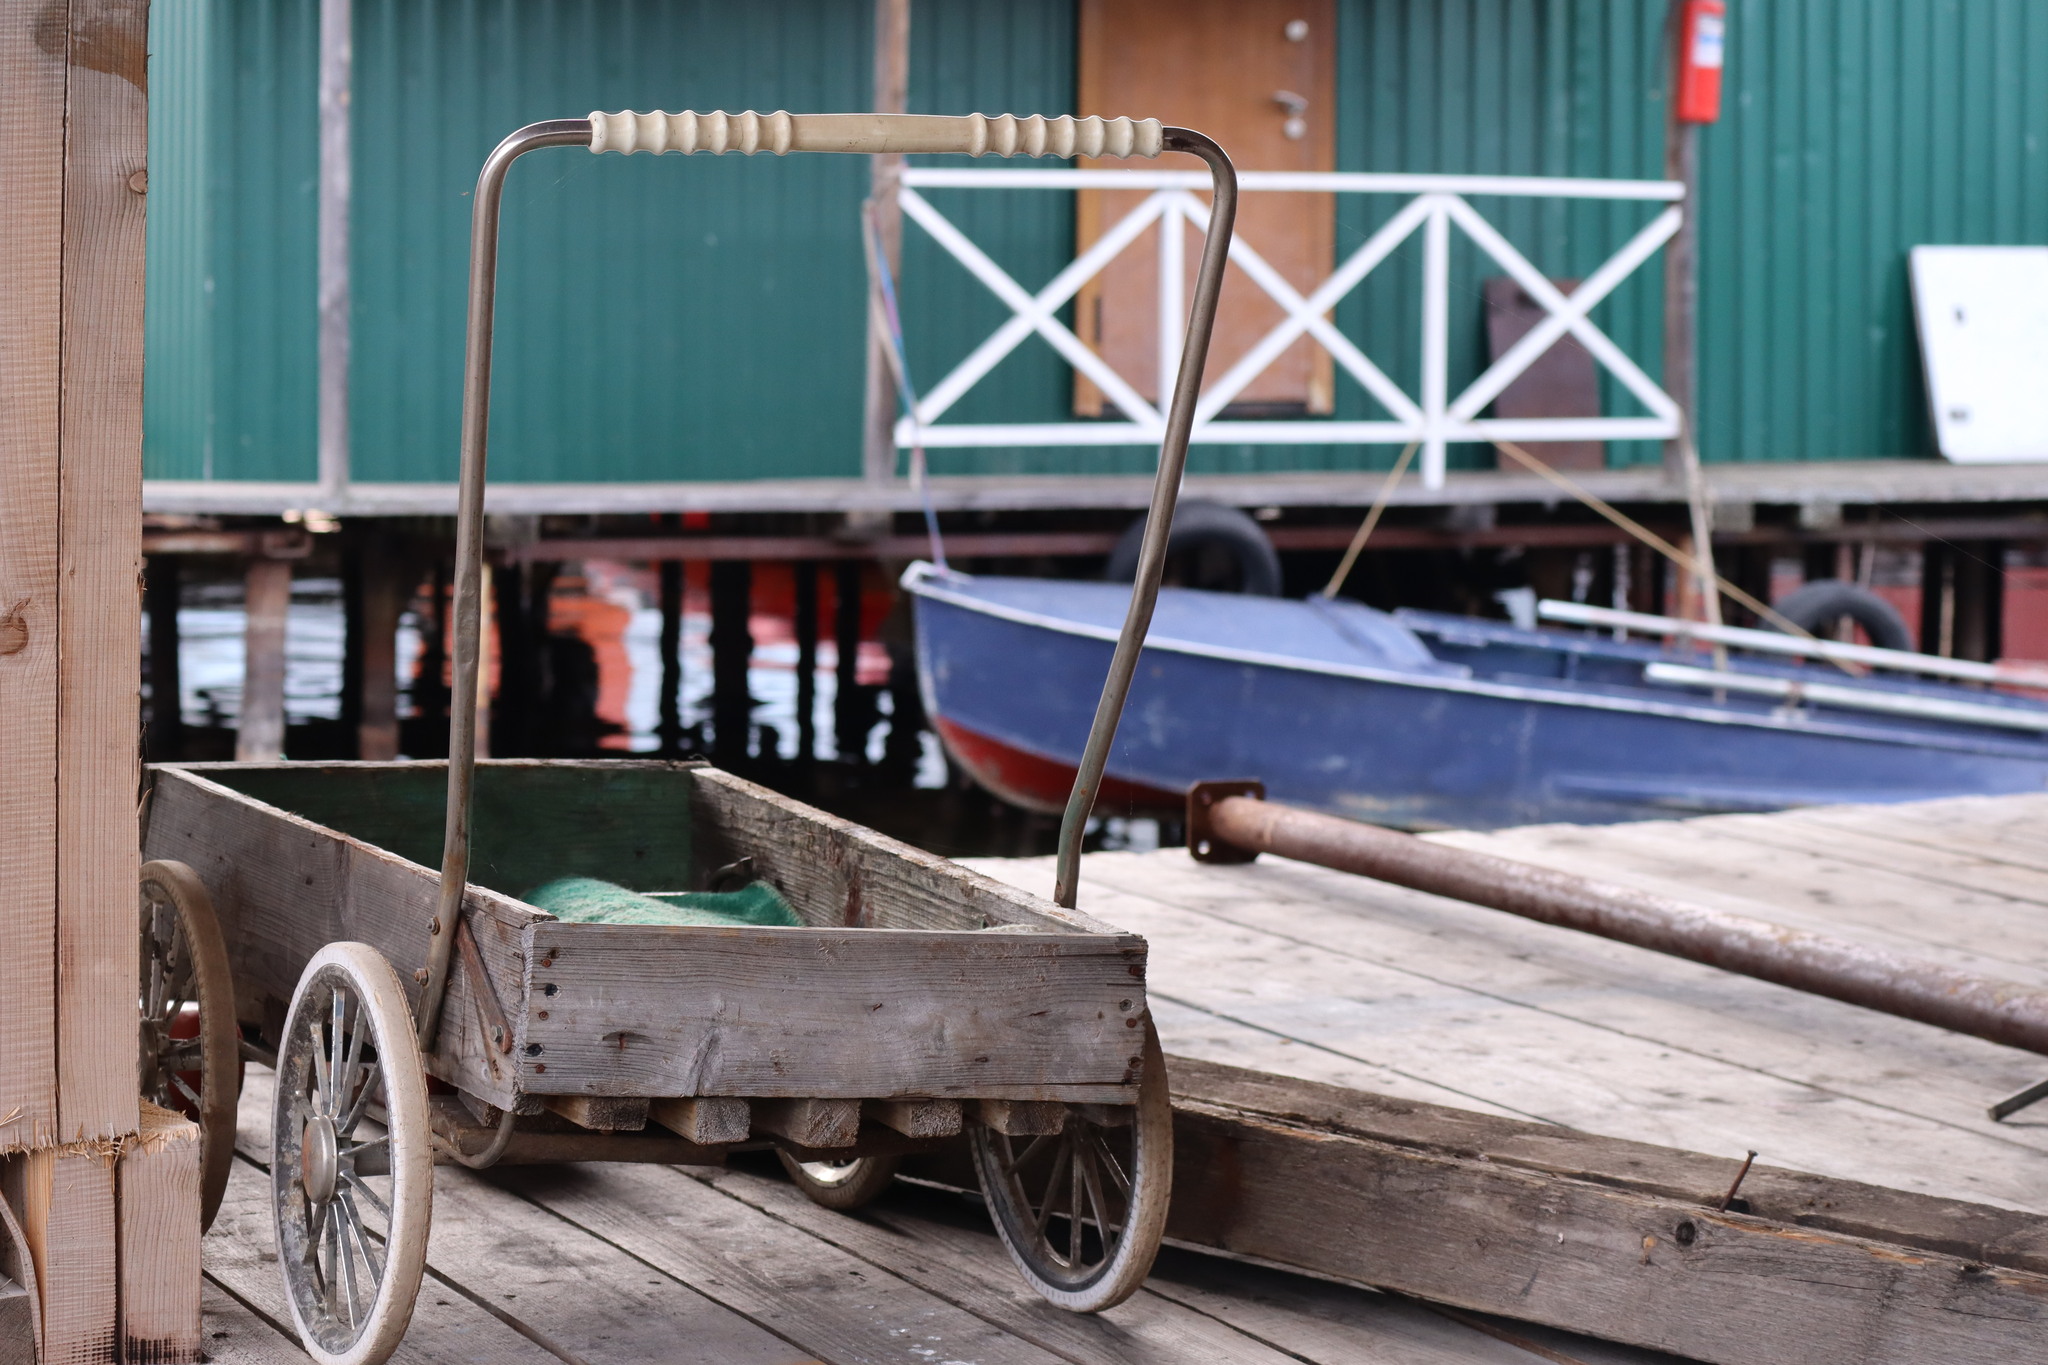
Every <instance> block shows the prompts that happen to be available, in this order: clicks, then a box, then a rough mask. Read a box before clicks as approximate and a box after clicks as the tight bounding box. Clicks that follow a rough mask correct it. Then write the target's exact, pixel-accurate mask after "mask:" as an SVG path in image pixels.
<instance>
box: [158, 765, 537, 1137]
mask: <svg viewBox="0 0 2048 1365" xmlns="http://www.w3.org/2000/svg"><path fill="white" fill-rule="evenodd" d="M155 779H156V781H155V791H154V795H153V797H152V799H151V807H150V818H149V834H148V843H147V846H146V847H145V850H144V856H145V857H149V858H176V859H178V860H179V861H181V862H184V863H187V864H189V865H190V866H191V867H192V869H193V870H194V871H195V872H197V873H198V874H199V879H200V880H201V881H202V882H204V883H205V884H206V889H207V891H208V892H209V893H210V894H211V896H212V898H213V905H214V910H215V912H216V913H217V914H218V915H219V917H220V921H221V932H222V934H223V935H225V937H226V938H227V944H228V958H229V961H230V963H231V964H232V966H233V968H234V974H235V991H236V995H237V997H238V1000H237V1005H238V1008H239V1010H240V1013H241V1017H243V1018H245V1019H261V1018H262V1017H263V1003H262V1002H263V999H264V998H265V997H268V998H269V999H271V1000H274V1001H276V1002H278V1004H279V1005H280V1006H282V1005H284V1004H287V1003H289V1002H290V1000H291V997H292V991H293V990H294V989H295V988H296V987H297V985H298V980H299V975H300V973H301V972H303V971H304V970H305V966H306V963H307V962H308V961H310V960H311V959H312V957H313V955H314V954H315V953H317V952H319V951H320V949H322V948H324V947H325V946H327V945H328V944H329V943H333V942H336V941H338V940H343V939H354V940H357V941H359V942H363V943H367V944H369V945H370V946H371V947H373V948H375V949H376V950H377V951H378V952H380V953H382V954H384V956H385V957H386V958H387V959H389V960H390V962H391V964H392V966H393V967H394V968H395V969H396V970H397V972H398V978H399V981H400V983H401V984H402V985H403V986H404V988H405V992H406V998H407V1003H408V1004H412V1005H415V1006H416V1005H417V1004H418V1000H419V985H418V983H417V982H415V981H414V980H413V976H412V973H413V970H414V969H415V968H416V967H417V966H419V965H420V964H421V963H422V962H424V960H425V956H426V942H427V935H426V926H427V923H428V921H429V920H430V919H431V918H432V917H433V914H434V909H435V904H436V895H437V893H436V888H437V886H438V882H439V878H438V874H436V873H433V872H430V871H428V870H427V869H426V868H423V867H421V866H419V865H418V864H416V863H410V862H407V861H406V860H405V859H403V858H399V857H397V856H396V855H394V854H391V853H387V852H385V851H383V850H382V849H377V848H372V847H370V846H369V845H368V844H365V843H362V842H361V841H359V840H356V839H350V838H348V837H346V836H344V835H340V834H336V833H335V832H334V831H333V830H330V829H326V828H324V827H322V826H320V825H316V824H314V823H312V822H311V821H309V820H306V819H303V818H302V817H299V816H296V815H292V814H290V813H288V812H285V811H281V810H278V809H277V808H275V807H273V806H268V805H265V804H263V803H262V802H260V801H257V800H254V799H253V798H251V797H248V796H245V795H243V794H242V793H240V792H236V791H232V790H230V789H229V788H227V787H224V786H222V785H221V784H219V783H217V782H212V781H209V780H207V779H206V778H203V777H200V776H197V775H195V774H193V773H190V772H185V771H180V770H178V769H175V768H165V769H158V770H156V773H155ZM465 907H466V909H467V911H468V915H469V922H470V924H471V926H472V929H473V930H474V932H475V934H476V938H477V946H478V949H479V951H480V954H481V956H482V958H483V961H484V970H485V971H486V973H488V974H489V976H490V977H491V980H492V983H493V988H494V989H495V991H496V993H497V996H498V999H499V1001H500V1002H501V1005H502V1007H503V1009H504V1012H505V1015H506V1016H507V1018H508V1019H509V1020H511V1021H512V1023H513V1025H514V1028H515V1030H516V1028H517V1026H518V1022H519V1019H520V1016H521V1015H522V1014H523V1013H524V1009H523V1004H522V1000H521V996H520V989H521V984H522V982H523V981H524V979H525V961H524V947H523V942H522V939H521V933H522V931H523V930H524V929H525V928H526V927H527V926H528V925H529V924H531V923H533V922H534V921H536V920H538V919H541V918H543V917H542V916H540V915H538V914H537V913H536V912H534V911H532V910H530V909H528V908H526V907H524V906H522V905H520V904H519V903H518V902H516V901H512V900H508V899H506V898H505V897H503V896H499V895H496V894H495V893H493V892H489V891H485V890H482V889H480V888H474V887H473V888H471V890H470V894H469V897H468V899H467V900H466V902H465ZM470 991H471V987H470V984H469V982H468V980H467V974H466V973H465V972H464V971H463V970H462V968H461V967H460V966H459V965H458V966H457V967H456V969H455V973H454V976H453V978H452V979H451V981H450V983H449V993H448V1004H447V1007H446V1009H445V1010H444V1012H443V1018H444V1020H445V1023H444V1026H443V1028H442V1032H441V1037H440V1039H439V1048H438V1051H437V1052H436V1054H435V1055H434V1056H433V1057H432V1058H430V1059H429V1061H428V1069H429V1070H431V1071H433V1072H434V1073H435V1074H437V1075H439V1076H441V1077H442V1078H443V1079H445V1080H448V1081H451V1082H453V1083H455V1084H457V1085H460V1086H462V1087H463V1088H464V1089H466V1090H471V1091H474V1092H475V1093H477V1094H479V1095H482V1096H484V1097H486V1098H489V1099H491V1100H492V1102H493V1103H503V1104H509V1103H511V1102H512V1099H513V1090H512V1084H513V1079H514V1077H513V1072H512V1068H511V1066H510V1065H509V1056H510V1054H508V1053H498V1052H496V1051H495V1050H494V1049H490V1048H489V1046H488V1044H487V1043H486V1041H485V1040H484V1038H483V1035H482V1030H481V1027H480V1025H479V1022H478V1020H477V1010H476V1005H475V998H474V997H473V996H472V995H471V993H470ZM515 1038H516V1034H515ZM487 1052H488V1053H489V1055H488V1056H487V1055H486V1054H487Z"/></svg>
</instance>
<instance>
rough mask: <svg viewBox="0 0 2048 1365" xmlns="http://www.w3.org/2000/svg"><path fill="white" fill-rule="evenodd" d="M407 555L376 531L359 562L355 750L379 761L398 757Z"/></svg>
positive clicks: (408, 584)
mask: <svg viewBox="0 0 2048 1365" xmlns="http://www.w3.org/2000/svg"><path fill="white" fill-rule="evenodd" d="M406 569H407V557H406V556H405V555H404V554H403V553H401V552H400V550H399V548H398V547H397V546H394V545H393V544H391V543H390V541H389V539H388V538H386V537H383V536H380V535H377V534H375V533H372V535H371V536H370V537H369V538H368V541H367V543H366V544H365V545H364V554H363V564H362V575H361V576H362V588H361V591H362V604H361V607H360V616H359V619H360V621H361V623H362V648H361V650H360V652H359V653H358V656H357V657H358V659H359V665H358V666H359V667H360V668H361V670H362V674H361V678H360V681H359V683H358V686H359V688H360V695H361V698H362V700H361V703H360V709H359V712H358V715H357V718H356V752H357V753H358V754H359V755H360V756H362V757H363V758H366V759H374V760H377V761H379V762H384V761H388V760H390V759H394V758H397V757H398V618H399V616H400V614H401V613H403V612H404V610H405V600H406V598H407V596H409V595H410V592H411V588H412V583H411V581H410V580H409V579H408V578H407V576H406Z"/></svg>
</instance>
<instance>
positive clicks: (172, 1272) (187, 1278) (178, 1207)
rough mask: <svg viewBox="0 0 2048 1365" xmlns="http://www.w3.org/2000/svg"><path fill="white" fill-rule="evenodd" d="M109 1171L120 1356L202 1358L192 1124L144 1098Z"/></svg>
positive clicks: (169, 1364)
mask: <svg viewBox="0 0 2048 1365" xmlns="http://www.w3.org/2000/svg"><path fill="white" fill-rule="evenodd" d="M140 1118H141V1126H140V1128H139V1129H138V1131H137V1133H136V1136H135V1137H134V1138H133V1139H132V1140H131V1141H130V1142H129V1143H128V1144H127V1146H126V1147H124V1148H123V1149H122V1152H121V1164H120V1167H119V1170H118V1172H117V1193H118V1195H119V1199H120V1220H121V1244H120V1275H121V1359H122V1361H123V1362H124V1363H125V1365H185V1362H188V1361H197V1360H202V1359H204V1358H205V1357H204V1355H203V1354H202V1342H203V1338H202V1336H201V1331H200V1297H201V1294H200V1271H199V1125H198V1124H196V1123H193V1122H192V1121H191V1120H189V1119H186V1118H184V1117H182V1116H181V1115H178V1114H173V1113H171V1112H170V1111H169V1110H167V1109H159V1108H158V1107H157V1106H155V1105H153V1104H150V1103H148V1102H146V1101H145V1102H144V1103H143V1105H142V1108H141V1115H140Z"/></svg>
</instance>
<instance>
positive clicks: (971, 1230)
mask: <svg viewBox="0 0 2048 1365" xmlns="http://www.w3.org/2000/svg"><path fill="white" fill-rule="evenodd" d="M685 1178H691V1179H703V1180H704V1181H705V1183H706V1184H708V1185H710V1186H711V1187H712V1188H713V1189H715V1190H717V1191H719V1192H720V1193H722V1194H726V1195H729V1196H731V1197H732V1198H734V1199H736V1200H738V1201H739V1202H741V1203H743V1204H746V1205H748V1206H750V1207H752V1208H757V1209H760V1210H761V1211H762V1212H764V1213H769V1214H772V1215H773V1216H774V1217H775V1218H776V1219H777V1220H779V1221H781V1222H784V1223H787V1224H789V1225H791V1226H792V1227H795V1228H799V1229H801V1230H803V1231H804V1232H807V1233H809V1234H811V1235H812V1236H814V1237H816V1238H819V1239H820V1240H822V1241H825V1242H828V1243H830V1244H831V1245H832V1246H833V1247H835V1248H837V1249H838V1250H840V1251H842V1252H844V1253H846V1254H848V1255H850V1256H855V1257H858V1258H859V1259H860V1260H862V1261H865V1262H866V1263H867V1264H869V1265H871V1266H874V1267H875V1268H876V1269H878V1270H880V1271H884V1272H887V1273H888V1274H890V1275H892V1276H895V1277H897V1278H899V1279H902V1280H905V1281H907V1282H909V1283H910V1284H913V1285H916V1286H918V1287H919V1288H920V1289H923V1290H925V1291H926V1292H928V1293H931V1294H934V1295H937V1296H938V1297H940V1298H942V1299H945V1300H946V1301H947V1302H949V1303H952V1304H956V1305H958V1306H959V1307H960V1308H962V1309H964V1310H966V1311H967V1312H969V1313H972V1314H973V1315H974V1316H975V1317H977V1318H980V1319H981V1320H982V1321H983V1322H986V1323H988V1324H990V1325H991V1326H992V1327H995V1328H996V1329H998V1330H999V1331H1002V1332H1005V1333H1007V1334H1009V1335H1010V1336H1013V1337H1016V1338H1019V1339H1020V1340H1023V1341H1026V1342H1029V1343H1031V1344H1033V1345H1035V1346H1037V1347H1039V1348H1041V1349H1043V1350H1046V1351H1049V1352H1051V1353H1053V1354H1054V1355H1057V1356H1058V1357H1059V1358H1060V1359H1062V1360H1065V1361H1067V1362H1069V1365H1289V1362H1298V1360H1299V1358H1298V1357H1294V1356H1289V1355H1286V1354H1283V1353H1282V1352H1280V1351H1278V1350H1275V1349H1274V1348H1273V1347H1271V1346H1269V1345H1267V1344H1266V1343H1264V1342H1262V1341H1260V1340H1258V1339H1257V1338H1255V1337H1253V1336H1249V1335H1247V1334H1245V1333H1243V1332H1240V1331H1239V1330H1237V1328H1236V1327H1234V1326H1232V1325H1231V1324H1230V1322H1229V1321H1228V1319H1224V1320H1221V1321H1219V1320H1218V1319H1217V1318H1214V1317H1211V1316H1209V1315H1207V1314H1205V1313H1200V1312H1194V1311H1190V1310H1189V1309H1186V1308H1183V1307H1182V1306H1180V1305H1179V1304H1175V1303H1170V1302H1168V1301H1166V1300H1164V1299H1161V1298H1159V1297H1158V1296H1156V1295H1153V1294H1149V1293H1146V1292H1144V1291H1140V1292H1139V1293H1138V1294H1137V1295H1136V1296H1134V1297H1133V1298H1131V1299H1129V1300H1128V1301H1126V1302H1124V1303H1122V1304H1120V1305H1118V1306H1117V1307H1115V1308H1112V1309H1110V1310H1109V1311H1108V1312H1106V1313H1095V1314H1084V1313H1069V1312H1067V1311H1066V1310H1064V1309H1060V1308H1055V1307H1053V1306H1052V1305H1051V1304H1049V1303H1047V1302H1046V1301H1045V1300H1043V1299H1041V1298H1039V1297H1038V1296H1037V1295H1036V1294H1034V1293H1032V1292H1031V1290H1030V1289H1029V1288H1028V1287H1026V1285H1025V1284H1024V1281H1023V1279H1022V1278H1021V1277H1020V1276H1019V1275H1018V1274H1017V1271H1016V1268H1015V1267H1014V1266H1012V1265H1011V1264H1010V1261H1009V1258H1008V1257H1007V1256H1006V1255H1005V1254H1004V1252H1003V1249H1002V1244H1001V1243H1000V1242H998V1241H997V1240H996V1239H995V1237H994V1236H992V1235H991V1234H990V1232H989V1231H988V1227H987V1223H986V1221H985V1219H986V1215H985V1214H982V1213H980V1212H979V1211H976V1212H974V1213H972V1214H968V1215H965V1217H964V1218H963V1217H954V1218H951V1219H949V1218H948V1217H947V1216H946V1211H945V1209H944V1208H943V1206H942V1205H940V1204H939V1203H938V1202H937V1201H941V1200H947V1201H948V1202H950V1201H949V1199H948V1197H946V1196H939V1195H926V1196H924V1197H920V1196H919V1195H918V1194H916V1193H914V1192H902V1191H899V1193H897V1194H895V1195H892V1196H891V1198H890V1199H888V1200H886V1201H884V1202H882V1203H879V1204H871V1205H869V1206H868V1207H867V1208H866V1209H864V1210H862V1211H861V1213H860V1214H859V1215H858V1216H856V1217H848V1216H847V1215H845V1214H840V1213H834V1212H832V1211H831V1210H829V1209H822V1208H819V1207H818V1206H817V1205H816V1204H813V1203H811V1201H810V1200H808V1199H806V1198H804V1197H803V1196H802V1195H801V1194H799V1193H797V1191H796V1190H795V1189H794V1188H793V1187H791V1186H790V1185H789V1184H787V1183H786V1182H784V1181H780V1180H766V1179H763V1178H761V1177H759V1176H754V1175H748V1174H746V1173H744V1172H740V1171H726V1172H720V1173H717V1174H715V1175H712V1174H708V1173H705V1174H693V1175H691V1176H687V1177H685ZM970 1220H971V1222H970ZM966 1358H968V1359H971V1358H972V1357H966ZM1366 1358H1367V1359H1370V1357H1366ZM1331 1365H1336V1362H1331Z"/></svg>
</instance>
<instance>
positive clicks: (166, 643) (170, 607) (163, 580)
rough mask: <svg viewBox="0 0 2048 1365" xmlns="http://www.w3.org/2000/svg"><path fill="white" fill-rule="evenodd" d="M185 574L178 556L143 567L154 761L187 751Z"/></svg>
mask: <svg viewBox="0 0 2048 1365" xmlns="http://www.w3.org/2000/svg"><path fill="white" fill-rule="evenodd" d="M182 577H183V575H182V573H181V572H180V568H179V564H178V557H177V556H176V555H154V556H152V557H151V558H150V560H149V562H148V564H147V566H146V567H145V569H144V570H143V594H142V595H143V602H144V605H145V606H146V607H147V608H148V610H149V731H148V740H149V743H148V750H149V759H150V761H151V762H153V763H165V762H175V761H176V760H177V759H178V758H179V757H181V756H182V754H183V752H184V745H185V716H184V712H183V710H182V709H181V705H180V698H181V696H182V695H183V691H184V680H183V674H182V672H181V670H180V668H179V666H178V650H179V636H178V596H179V589H180V586H181V585H180V579H181V578H182Z"/></svg>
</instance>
